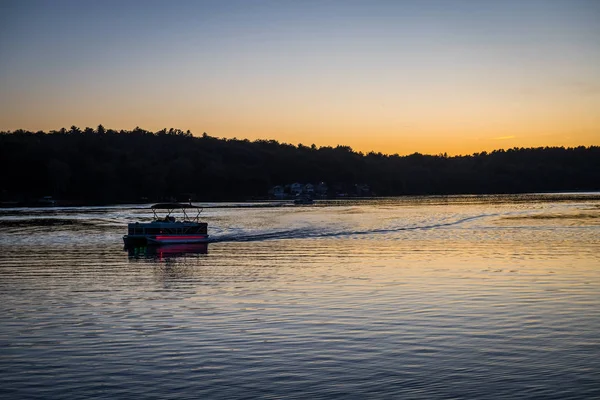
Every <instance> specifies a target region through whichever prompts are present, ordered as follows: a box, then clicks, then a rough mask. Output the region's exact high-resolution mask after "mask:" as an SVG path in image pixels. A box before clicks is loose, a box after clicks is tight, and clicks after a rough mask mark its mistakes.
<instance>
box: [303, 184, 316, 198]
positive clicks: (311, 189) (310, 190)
mask: <svg viewBox="0 0 600 400" xmlns="http://www.w3.org/2000/svg"><path fill="white" fill-rule="evenodd" d="M302 193H304V194H307V195H309V196H312V195H314V194H315V185H313V184H312V183H307V184H306V185H304V187H303V188H302Z"/></svg>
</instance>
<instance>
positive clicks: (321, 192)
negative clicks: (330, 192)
mask: <svg viewBox="0 0 600 400" xmlns="http://www.w3.org/2000/svg"><path fill="white" fill-rule="evenodd" d="M315 193H316V194H317V196H320V197H325V196H327V184H326V183H325V182H319V183H318V184H317V186H316V187H315Z"/></svg>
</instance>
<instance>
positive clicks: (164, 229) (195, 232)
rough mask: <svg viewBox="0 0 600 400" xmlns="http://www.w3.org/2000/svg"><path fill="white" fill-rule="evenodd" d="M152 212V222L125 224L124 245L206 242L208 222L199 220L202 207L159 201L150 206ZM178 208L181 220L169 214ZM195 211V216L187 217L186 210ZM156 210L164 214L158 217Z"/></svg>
mask: <svg viewBox="0 0 600 400" xmlns="http://www.w3.org/2000/svg"><path fill="white" fill-rule="evenodd" d="M150 209H151V210H152V213H153V214H154V220H153V221H152V222H146V223H144V222H142V223H140V222H135V223H130V224H127V235H125V236H123V242H124V243H125V247H130V246H140V245H163V244H181V243H206V242H207V241H208V233H207V230H208V224H207V223H206V222H200V213H201V212H202V207H197V206H193V205H191V204H181V203H159V204H154V205H153V206H151V207H150ZM178 209H180V210H181V211H182V212H183V215H184V218H183V220H176V219H175V217H174V216H172V215H171V214H172V213H173V212H174V211H175V210H178ZM188 209H194V210H196V211H197V214H196V216H195V217H188V215H187V214H186V210H188ZM157 210H165V211H166V215H165V216H164V217H160V216H159V215H158V214H157Z"/></svg>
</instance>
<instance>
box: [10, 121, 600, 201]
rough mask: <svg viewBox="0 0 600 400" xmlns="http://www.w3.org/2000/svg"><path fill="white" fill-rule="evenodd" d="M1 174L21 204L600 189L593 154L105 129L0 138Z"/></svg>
mask: <svg viewBox="0 0 600 400" xmlns="http://www.w3.org/2000/svg"><path fill="white" fill-rule="evenodd" d="M0 167H1V170H2V174H0V190H1V192H0V200H2V201H3V202H8V201H18V202H24V203H27V202H31V201H32V200H33V199H38V198H40V197H42V196H49V195H52V196H54V197H55V198H58V199H60V200H64V201H68V202H71V203H78V204H106V203H114V202H138V201H158V200H167V199H177V200H188V198H191V199H192V200H242V199H249V198H265V197H267V193H268V190H269V188H270V187H272V186H274V185H280V184H285V183H291V182H327V183H328V185H329V186H330V187H334V186H335V187H337V188H341V190H343V188H348V187H350V186H351V185H354V184H356V183H366V184H368V185H369V186H370V188H371V190H372V191H373V192H374V193H377V195H379V196H396V195H421V194H462V193H474V194H475V193H522V192H551V191H595V190H599V189H600V147H598V146H591V147H583V146H581V147H576V148H562V147H545V148H514V149H510V150H506V151H505V150H496V151H493V152H491V153H487V152H482V153H476V154H473V155H468V156H454V157H448V156H446V155H423V154H419V153H415V154H411V155H408V156H398V155H385V154H381V153H373V152H371V153H368V154H363V153H360V152H355V151H353V150H352V149H351V148H350V147H347V146H337V147H335V148H332V147H320V148H317V147H316V146H315V145H312V146H310V147H307V146H304V145H301V144H299V145H298V146H294V145H291V144H285V143H279V142H277V141H275V140H256V141H254V142H251V141H249V140H238V139H219V138H215V137H211V136H208V135H207V134H206V133H205V134H203V135H202V136H201V137H194V136H192V134H191V133H190V132H189V131H187V132H183V131H181V130H178V129H172V128H171V129H169V130H166V129H163V130H161V131H158V132H149V131H146V130H143V129H140V128H135V129H134V130H132V131H123V130H121V131H115V130H112V129H105V128H104V127H103V126H102V125H99V126H98V128H97V129H95V130H94V129H92V128H85V129H83V130H81V129H79V128H78V127H75V126H73V127H71V129H69V130H67V129H64V128H63V129H61V130H59V131H51V132H49V133H45V132H35V133H33V132H28V131H23V130H18V131H15V132H0Z"/></svg>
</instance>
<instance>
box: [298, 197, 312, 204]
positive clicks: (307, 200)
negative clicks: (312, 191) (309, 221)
mask: <svg viewBox="0 0 600 400" xmlns="http://www.w3.org/2000/svg"><path fill="white" fill-rule="evenodd" d="M314 202H315V201H314V200H313V199H312V198H310V197H309V196H300V197H297V198H295V199H294V204H297V205H302V204H314Z"/></svg>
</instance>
